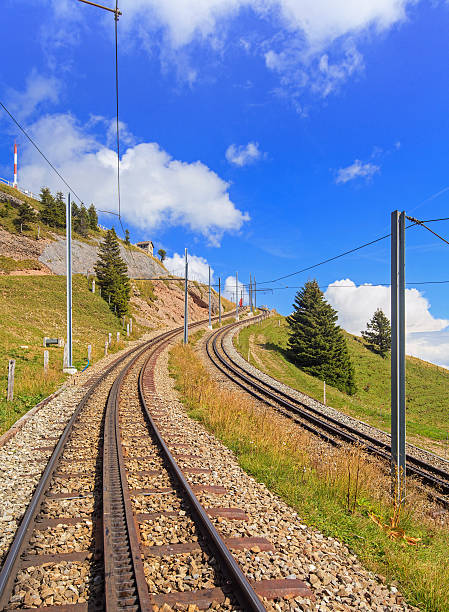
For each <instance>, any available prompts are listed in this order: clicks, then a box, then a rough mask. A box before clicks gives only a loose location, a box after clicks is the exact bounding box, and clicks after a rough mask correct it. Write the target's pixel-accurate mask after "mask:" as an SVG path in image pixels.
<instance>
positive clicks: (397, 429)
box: [391, 210, 406, 503]
mask: <svg viewBox="0 0 449 612" xmlns="http://www.w3.org/2000/svg"><path fill="white" fill-rule="evenodd" d="M405 470H406V465H405V212H399V211H398V210H395V211H394V212H392V213H391V476H392V493H393V495H394V496H395V499H396V500H397V502H398V503H402V502H403V501H404V498H405V477H406V472H405Z"/></svg>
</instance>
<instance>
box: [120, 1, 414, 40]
mask: <svg viewBox="0 0 449 612" xmlns="http://www.w3.org/2000/svg"><path fill="white" fill-rule="evenodd" d="M412 2H413V0H363V1H362V2H355V1H348V0H315V1H314V2H311V1H310V0H195V1H194V2H192V0H165V2H161V1H160V0H128V3H127V11H126V12H127V18H128V19H130V20H137V19H142V18H145V19H146V20H147V23H148V25H150V27H154V25H153V24H154V23H155V22H158V23H159V25H160V26H162V27H163V28H165V30H166V33H167V36H168V37H169V39H170V42H171V44H172V45H173V46H174V47H175V48H176V47H180V46H183V45H186V44H188V43H189V42H191V41H192V40H193V39H194V38H198V37H200V38H209V37H213V36H215V35H216V32H217V30H218V29H219V24H220V22H223V21H224V20H229V19H230V18H231V17H233V16H235V15H237V14H238V12H239V11H240V10H241V9H244V8H246V9H247V8H250V9H252V10H253V12H254V13H255V14H256V15H258V16H259V17H261V18H263V19H271V20H273V21H275V22H278V23H281V24H282V25H283V26H284V27H285V28H286V29H287V30H289V31H296V32H300V33H301V34H302V35H303V36H305V37H306V39H307V41H308V42H309V44H311V45H314V46H318V45H323V44H324V43H326V42H328V41H332V40H335V39H336V38H338V37H340V36H342V35H344V34H347V33H356V32H359V31H360V30H363V29H365V28H368V27H372V28H374V29H376V30H384V29H386V28H388V27H390V26H391V25H393V24H394V23H396V22H398V21H400V20H402V19H404V18H405V9H406V7H407V5H409V4H412Z"/></svg>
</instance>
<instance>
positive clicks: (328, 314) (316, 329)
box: [287, 280, 356, 395]
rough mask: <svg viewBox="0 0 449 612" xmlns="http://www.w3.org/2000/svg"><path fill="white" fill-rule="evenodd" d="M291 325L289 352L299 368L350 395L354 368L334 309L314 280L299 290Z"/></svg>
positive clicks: (289, 321) (352, 392)
mask: <svg viewBox="0 0 449 612" xmlns="http://www.w3.org/2000/svg"><path fill="white" fill-rule="evenodd" d="M293 307H294V309H295V310H294V312H293V314H291V315H290V316H289V317H287V323H288V324H289V326H290V336H289V340H288V355H289V358H290V359H291V361H293V363H294V364H295V365H297V366H298V367H299V368H301V369H302V370H304V371H305V372H307V373H308V374H312V376H317V377H318V378H320V379H321V380H325V381H326V382H327V383H329V384H330V385H333V386H335V387H337V388H338V389H340V390H341V391H344V392H346V393H348V394H350V395H352V394H354V393H355V392H356V386H355V380H354V368H353V366H352V364H351V359H350V356H349V352H348V348H347V346H346V340H345V338H344V335H343V332H342V330H341V329H340V327H339V326H338V325H337V318H338V317H337V313H336V311H335V310H334V309H333V308H332V306H331V305H330V304H329V303H328V302H327V301H326V299H325V297H324V295H323V293H322V291H321V290H320V288H319V286H318V283H317V281H316V280H313V281H309V282H307V283H306V284H305V285H304V287H303V288H302V289H301V290H300V291H298V293H297V294H296V297H295V303H294V305H293Z"/></svg>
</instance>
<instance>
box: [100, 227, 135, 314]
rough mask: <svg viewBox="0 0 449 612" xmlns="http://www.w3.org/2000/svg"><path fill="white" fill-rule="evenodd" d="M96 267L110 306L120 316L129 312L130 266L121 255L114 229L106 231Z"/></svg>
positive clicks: (101, 286) (104, 294) (102, 290)
mask: <svg viewBox="0 0 449 612" xmlns="http://www.w3.org/2000/svg"><path fill="white" fill-rule="evenodd" d="M94 268H95V273H96V275H97V278H98V284H99V285H100V289H101V295H102V297H103V299H105V300H106V301H107V302H108V303H109V308H110V309H111V310H112V312H116V313H117V316H118V317H122V316H124V315H125V314H127V312H128V303H129V296H130V284H129V278H128V267H127V265H126V263H125V262H124V261H123V259H122V258H121V256H120V246H119V243H118V240H117V234H116V233H115V230H114V229H110V230H108V231H107V232H106V236H105V239H104V241H103V242H102V243H101V244H100V247H99V253H98V261H97V263H96V264H95V266H94Z"/></svg>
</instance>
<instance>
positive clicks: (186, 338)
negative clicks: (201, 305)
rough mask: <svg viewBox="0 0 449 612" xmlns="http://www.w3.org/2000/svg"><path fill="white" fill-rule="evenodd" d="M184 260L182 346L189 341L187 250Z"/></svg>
mask: <svg viewBox="0 0 449 612" xmlns="http://www.w3.org/2000/svg"><path fill="white" fill-rule="evenodd" d="M185 258H186V267H185V286H184V344H187V343H188V341H189V321H188V318H189V311H188V308H187V306H188V304H187V295H188V294H187V283H188V282H189V281H188V277H189V262H188V261H187V249H186V250H185Z"/></svg>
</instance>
